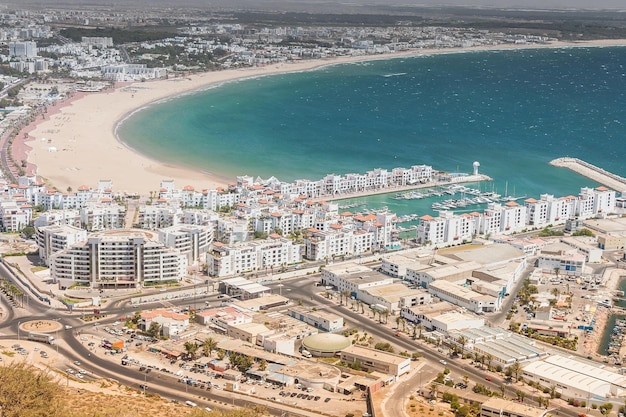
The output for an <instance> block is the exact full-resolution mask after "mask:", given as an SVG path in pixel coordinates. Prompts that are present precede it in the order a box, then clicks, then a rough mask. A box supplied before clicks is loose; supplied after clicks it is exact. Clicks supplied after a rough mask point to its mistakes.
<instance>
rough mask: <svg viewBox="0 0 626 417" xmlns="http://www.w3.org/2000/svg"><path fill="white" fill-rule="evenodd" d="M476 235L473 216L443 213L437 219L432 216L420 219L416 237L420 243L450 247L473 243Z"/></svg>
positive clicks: (449, 212)
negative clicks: (468, 242) (466, 242)
mask: <svg viewBox="0 0 626 417" xmlns="http://www.w3.org/2000/svg"><path fill="white" fill-rule="evenodd" d="M475 233H476V222H475V221H474V220H473V217H472V216H471V215H469V214H462V215H455V214H454V213H453V212H451V211H442V212H439V216H438V217H436V218H435V217H432V216H430V215H425V216H422V217H420V222H419V224H418V225H417V235H416V237H417V242H418V243H426V242H430V244H431V245H438V246H449V245H453V244H460V243H463V242H464V241H471V240H472V237H473V236H474V234H475Z"/></svg>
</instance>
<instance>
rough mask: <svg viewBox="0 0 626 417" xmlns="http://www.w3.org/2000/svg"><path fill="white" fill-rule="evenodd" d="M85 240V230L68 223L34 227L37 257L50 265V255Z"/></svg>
mask: <svg viewBox="0 0 626 417" xmlns="http://www.w3.org/2000/svg"><path fill="white" fill-rule="evenodd" d="M86 240H87V231H86V230H83V229H80V228H78V227H75V226H70V225H52V226H44V227H38V228H36V229H35V241H36V242H37V246H38V247H39V258H41V260H42V261H43V262H44V263H45V264H46V265H50V263H49V262H50V256H52V255H53V254H55V253H57V252H60V251H62V250H65V249H69V248H70V247H72V246H73V245H75V244H78V243H79V242H85V241H86Z"/></svg>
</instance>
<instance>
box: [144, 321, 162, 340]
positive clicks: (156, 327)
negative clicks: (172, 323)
mask: <svg viewBox="0 0 626 417" xmlns="http://www.w3.org/2000/svg"><path fill="white" fill-rule="evenodd" d="M146 333H147V334H148V335H149V336H152V337H159V336H160V335H161V325H160V324H159V323H157V322H156V321H153V322H152V323H150V327H148V330H146Z"/></svg>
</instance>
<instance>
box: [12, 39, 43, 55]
mask: <svg viewBox="0 0 626 417" xmlns="http://www.w3.org/2000/svg"><path fill="white" fill-rule="evenodd" d="M9 56H11V57H16V58H34V57H36V56H37V44H36V43H35V42H31V41H26V42H9Z"/></svg>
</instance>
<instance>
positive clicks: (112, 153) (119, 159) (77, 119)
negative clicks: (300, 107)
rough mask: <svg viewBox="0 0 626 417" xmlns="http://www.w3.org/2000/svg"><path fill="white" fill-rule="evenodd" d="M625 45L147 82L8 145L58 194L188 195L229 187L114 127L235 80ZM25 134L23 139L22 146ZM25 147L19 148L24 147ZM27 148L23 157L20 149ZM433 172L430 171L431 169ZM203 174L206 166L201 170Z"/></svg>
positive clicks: (65, 113)
mask: <svg viewBox="0 0 626 417" xmlns="http://www.w3.org/2000/svg"><path fill="white" fill-rule="evenodd" d="M625 45H626V40H608V41H592V42H577V43H565V42H553V43H550V44H545V45H497V46H493V47H475V48H464V49H460V48H447V49H436V50H431V49H424V50H410V51H406V52H401V53H397V54H384V55H366V56H355V57H342V58H336V59H322V60H311V61H301V62H295V63H287V64H273V65H269V66H266V67H256V68H248V69H237V70H225V71H217V72H209V73H203V74H196V75H191V76H187V77H181V78H170V79H167V80H157V81H150V82H136V83H130V84H129V83H126V84H123V85H118V86H116V87H115V88H112V89H108V90H105V91H103V92H100V93H88V94H84V95H83V94H81V95H80V96H79V97H74V98H73V99H71V100H67V101H66V102H64V104H63V103H62V104H61V105H60V106H58V109H55V110H57V111H55V112H52V113H48V114H46V117H45V118H42V117H41V116H40V117H38V118H37V119H36V120H35V122H33V124H31V125H29V126H27V127H26V128H25V129H24V130H23V131H22V132H21V133H20V134H18V136H17V137H16V139H15V142H14V150H13V153H14V158H18V159H16V160H22V159H24V158H23V157H17V156H16V155H15V154H16V152H26V153H27V155H28V156H27V160H28V162H29V171H30V173H35V174H37V175H39V176H40V177H42V178H43V179H44V180H45V181H46V183H47V184H48V186H54V187H57V188H58V189H60V190H66V189H67V188H68V187H72V188H73V189H76V188H78V186H80V185H87V186H90V187H95V186H96V185H97V183H98V181H99V180H101V179H102V180H104V179H106V180H112V182H113V186H114V190H115V191H116V192H128V193H139V194H141V195H147V194H149V192H150V191H155V190H158V188H159V184H160V181H161V180H163V179H172V180H174V181H175V184H176V186H177V188H182V187H183V186H185V185H191V186H193V187H195V188H196V189H198V190H200V189H213V188H216V187H218V186H223V185H225V184H226V183H228V182H232V181H233V180H234V178H222V177H220V176H219V173H217V172H216V173H211V174H207V173H202V172H198V171H196V170H191V169H187V168H185V167H178V166H172V165H167V164H164V163H161V162H159V161H155V160H151V159H149V158H147V157H145V156H143V155H141V154H139V153H138V152H135V151H134V150H132V149H130V148H128V147H127V146H125V145H124V144H123V143H121V142H120V141H118V139H117V138H116V136H115V127H116V126H117V124H118V123H119V122H120V121H121V120H123V119H124V118H125V117H127V116H128V115H129V114H132V112H133V111H135V110H137V109H140V108H142V107H144V106H146V105H148V104H150V103H153V102H156V101H159V100H162V99H165V98H168V97H172V96H176V95H180V94H184V93H187V92H191V91H196V90H200V89H205V88H209V87H211V86H213V85H216V84H220V83H224V82H228V81H233V80H237V79H242V78H252V77H259V76H266V75H271V74H278V73H286V72H296V71H305V70H311V69H314V68H318V67H321V66H326V65H331V64H339V63H349V62H360V61H369V60H375V59H389V58H393V57H403V56H414V55H426V54H434V53H454V52H461V51H478V50H488V49H493V50H501V49H514V48H517V49H519V48H540V47H552V48H555V47H570V46H571V47H574V46H576V47H581V46H625ZM25 133H27V134H28V137H27V139H26V141H27V143H26V144H24V143H23V142H22V141H23V140H24V137H25ZM25 145H26V146H25ZM28 148H30V150H29V149H28ZM416 163H419V161H416ZM435 168H436V167H435ZM208 171H210V167H208Z"/></svg>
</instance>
